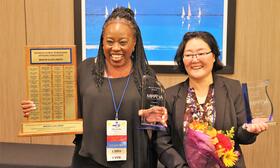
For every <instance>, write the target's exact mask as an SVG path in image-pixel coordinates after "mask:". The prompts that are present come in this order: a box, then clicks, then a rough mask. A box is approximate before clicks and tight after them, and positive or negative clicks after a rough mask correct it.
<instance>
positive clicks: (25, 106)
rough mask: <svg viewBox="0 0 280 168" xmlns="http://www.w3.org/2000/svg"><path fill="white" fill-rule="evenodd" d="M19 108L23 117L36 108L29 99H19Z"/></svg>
mask: <svg viewBox="0 0 280 168" xmlns="http://www.w3.org/2000/svg"><path fill="white" fill-rule="evenodd" d="M21 108H22V112H23V116H24V117H29V115H30V113H31V112H32V111H33V110H35V109H36V105H35V104H34V102H33V101H31V100H23V101H21Z"/></svg>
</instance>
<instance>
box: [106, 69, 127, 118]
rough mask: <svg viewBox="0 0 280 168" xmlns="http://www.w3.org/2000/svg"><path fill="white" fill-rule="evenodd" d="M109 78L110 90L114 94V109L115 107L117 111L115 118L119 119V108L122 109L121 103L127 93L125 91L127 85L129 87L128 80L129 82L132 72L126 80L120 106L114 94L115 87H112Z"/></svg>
mask: <svg viewBox="0 0 280 168" xmlns="http://www.w3.org/2000/svg"><path fill="white" fill-rule="evenodd" d="M107 79H108V83H109V86H110V91H111V95H112V100H113V104H114V109H115V112H116V115H115V119H116V120H118V118H119V110H120V107H121V104H122V101H123V97H124V94H125V92H126V90H127V87H128V82H129V79H130V74H129V76H128V78H127V80H126V83H125V87H124V89H123V93H122V97H121V100H120V102H119V105H118V107H117V105H116V100H115V95H114V91H113V88H112V84H111V80H110V79H109V78H107Z"/></svg>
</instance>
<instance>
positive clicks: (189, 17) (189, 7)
mask: <svg viewBox="0 0 280 168" xmlns="http://www.w3.org/2000/svg"><path fill="white" fill-rule="evenodd" d="M191 16H192V12H191V5H190V4H188V16H187V19H188V20H190V19H191Z"/></svg>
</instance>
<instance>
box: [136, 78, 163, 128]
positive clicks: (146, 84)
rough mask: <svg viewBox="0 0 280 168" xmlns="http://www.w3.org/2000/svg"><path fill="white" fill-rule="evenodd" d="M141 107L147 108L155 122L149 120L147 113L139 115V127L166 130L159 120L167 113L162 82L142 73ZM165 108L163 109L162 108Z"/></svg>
mask: <svg viewBox="0 0 280 168" xmlns="http://www.w3.org/2000/svg"><path fill="white" fill-rule="evenodd" d="M142 109H147V111H149V112H150V116H152V117H153V118H154V119H156V120H157V121H156V122H149V121H148V116H147V115H142V116H141V127H140V128H141V129H151V130H162V131H164V130H166V128H165V126H164V124H163V123H162V122H161V121H160V120H162V117H164V115H167V112H166V109H165V91H164V87H163V86H162V84H161V83H160V82H159V81H158V80H156V79H155V78H153V77H151V76H149V75H144V76H143V78H142ZM163 109H165V110H163Z"/></svg>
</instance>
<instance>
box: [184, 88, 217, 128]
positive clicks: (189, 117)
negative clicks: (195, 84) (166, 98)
mask: <svg viewBox="0 0 280 168" xmlns="http://www.w3.org/2000/svg"><path fill="white" fill-rule="evenodd" d="M214 104H215V100H214V86H213V84H211V85H210V86H209V90H208V94H207V97H206V100H205V102H204V104H199V103H198V100H197V97H196V94H195V91H194V88H191V87H189V88H188V90H187V97H186V111H185V114H184V127H183V128H184V130H183V131H184V132H185V128H187V126H188V123H191V122H192V121H194V120H196V121H199V122H208V123H210V124H211V125H213V123H214V122H215V118H216V111H215V108H214Z"/></svg>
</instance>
